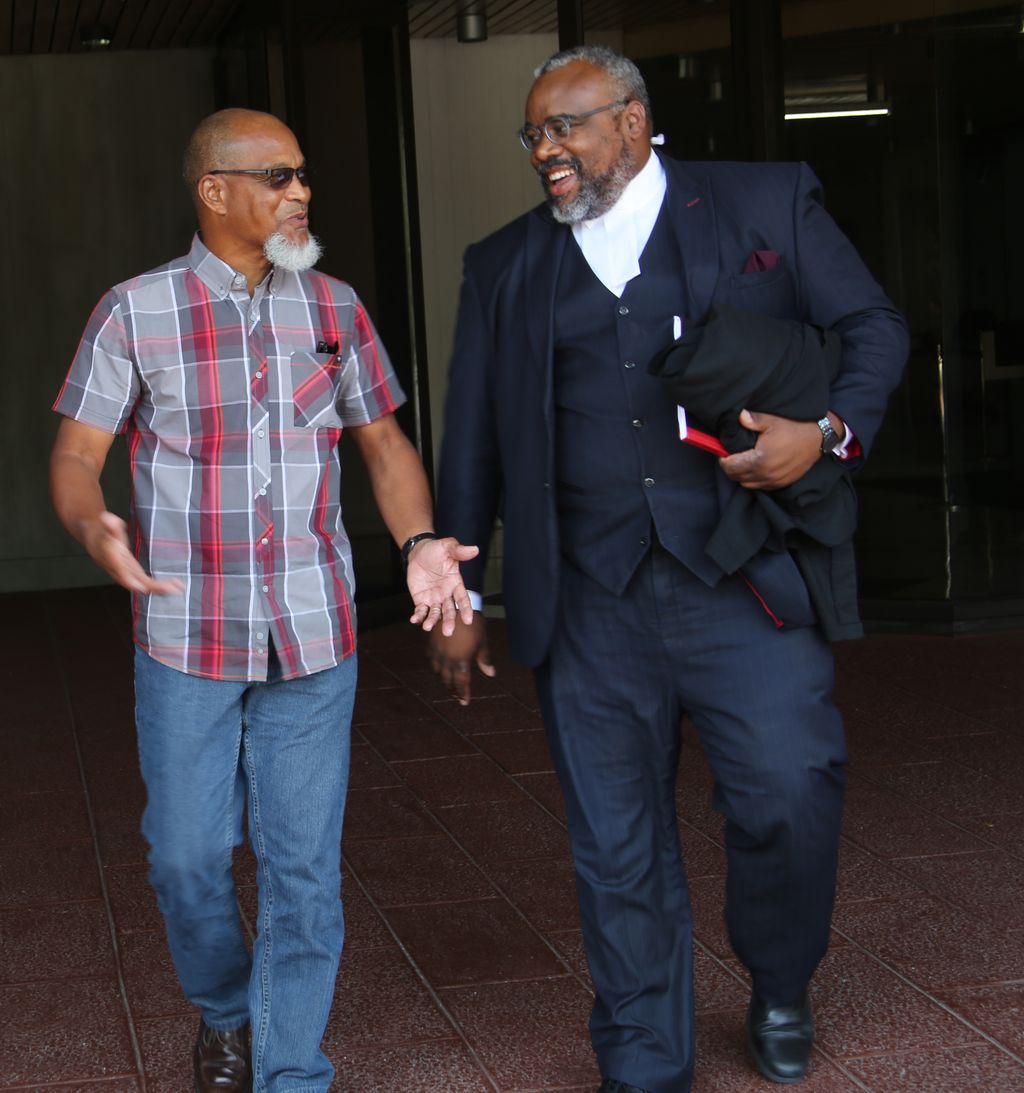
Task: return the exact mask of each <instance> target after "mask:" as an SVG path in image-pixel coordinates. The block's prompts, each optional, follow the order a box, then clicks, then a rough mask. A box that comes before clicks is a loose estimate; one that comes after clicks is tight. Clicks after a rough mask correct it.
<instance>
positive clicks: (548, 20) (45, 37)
mask: <svg viewBox="0 0 1024 1093" xmlns="http://www.w3.org/2000/svg"><path fill="white" fill-rule="evenodd" d="M285 2H287V0H285ZM364 3H365V0H354V2H350V3H348V4H346V3H344V2H342V0H331V2H330V3H324V2H323V0H312V3H306V2H303V3H296V2H295V0H292V4H291V8H292V10H291V12H290V14H292V15H293V16H297V17H298V18H299V19H302V18H303V15H306V14H308V15H313V14H315V15H316V16H317V17H318V18H319V19H320V20H324V18H325V17H327V20H326V21H327V22H329V23H332V24H333V23H338V24H339V25H340V24H341V23H343V22H344V23H348V22H349V21H350V19H351V16H352V13H353V12H354V11H356V10H358V8H359V7H360V6H361V5H362V4H364ZM466 3H467V0H412V2H411V3H410V4H409V29H410V33H411V34H412V36H413V37H414V38H444V37H454V36H455V17H456V14H457V13H458V11H459V10H461V9H462V8H463V7H464V6H465V5H466ZM244 4H245V0H0V55H2V54H11V53H76V52H80V51H84V50H89V49H95V48H110V49H177V48H188V47H195V46H209V45H213V44H215V43H216V41H217V39H218V38H219V36H220V35H221V33H222V32H223V31H224V29H225V27H226V26H227V25H228V23H229V22H230V21H231V19H232V17H233V16H234V15H235V14H236V13H237V12H239V11H240V10H241V9H242V8H243V6H244ZM256 6H257V5H256V4H253V7H254V8H255V7H256ZM485 6H486V11H487V25H488V31H489V33H490V34H493V35H497V34H536V33H541V32H544V31H550V32H553V31H556V30H557V29H558V17H557V3H556V0H486V4H485ZM727 7H728V3H727V0H584V4H583V13H584V19H585V21H586V25H587V26H588V27H589V28H591V29H594V30H602V29H609V28H613V27H622V28H628V27H630V26H642V25H645V24H649V23H655V22H658V21H661V20H665V19H669V18H672V17H676V18H678V16H679V14H680V8H683V9H684V10H686V9H689V10H692V11H695V12H701V13H703V12H708V11H714V10H715V9H716V8H718V9H722V8H727ZM346 9H349V10H348V11H346ZM98 37H106V38H109V39H110V45H109V47H102V46H100V47H98V46H97V45H95V44H93V43H94V42H95V40H96V39H97V38H98Z"/></svg>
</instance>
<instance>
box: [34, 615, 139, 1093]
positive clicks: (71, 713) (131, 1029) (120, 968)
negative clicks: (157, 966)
mask: <svg viewBox="0 0 1024 1093" xmlns="http://www.w3.org/2000/svg"><path fill="white" fill-rule="evenodd" d="M48 606H49V605H48ZM46 620H47V626H48V629H49V636H50V648H51V649H52V650H53V656H54V662H55V664H56V665H57V667H58V668H59V670H60V680H61V689H62V691H63V693H64V701H65V705H66V708H67V715H68V724H69V727H70V731H71V738H72V742H73V744H74V749H75V757H76V759H77V761H78V773H79V777H80V778H81V780H82V793H83V795H84V798H85V809H86V814H87V816H88V819H89V830H90V831H91V833H92V842H93V855H94V857H95V862H96V872H97V875H98V877H99V885H100V893H101V896H102V899H103V905H104V910H105V911H106V917H107V929H108V930H109V933H110V944H111V948H112V950H113V956H114V967H115V969H116V973H117V984H118V991H119V993H120V995H121V1004H122V1006H123V1007H124V1015H125V1020H126V1023H127V1027H128V1039H129V1043H130V1044H131V1050H132V1055H133V1056H134V1059H135V1067H136V1071H137V1074H136V1077H137V1078H138V1081H139V1089H140V1093H146V1071H145V1064H144V1062H143V1059H142V1048H141V1046H140V1044H139V1038H138V1035H137V1033H136V1029H135V1021H134V1018H133V1015H132V1007H131V1002H130V1001H129V998H128V985H127V981H126V979H125V974H124V961H123V959H122V953H121V945H120V941H119V939H118V936H117V924H116V922H115V920H114V911H113V907H112V906H111V903H110V891H109V889H108V888H107V879H106V876H105V874H104V869H103V857H102V854H101V853H100V843H99V833H98V831H97V828H96V816H95V813H94V811H93V807H92V797H91V795H90V793H89V783H88V779H87V778H86V776H85V763H84V762H83V760H82V749H81V745H80V743H79V739H78V728H77V721H76V718H75V710H74V704H73V702H72V698H71V688H70V685H69V683H68V678H67V672H66V671H65V668H64V658H63V656H62V654H61V650H60V645H59V644H58V642H57V635H56V633H55V631H54V626H53V615H52V612H51V611H50V610H47V611H46Z"/></svg>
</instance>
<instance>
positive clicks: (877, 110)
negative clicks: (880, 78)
mask: <svg viewBox="0 0 1024 1093" xmlns="http://www.w3.org/2000/svg"><path fill="white" fill-rule="evenodd" d="M891 113H892V109H891V108H890V107H888V106H870V107H864V108H863V109H860V110H840V109H836V110H800V111H794V112H793V113H792V114H783V117H784V118H785V119H786V121H816V120H818V119H819V118H887V117H888V116H889V115H890V114H891Z"/></svg>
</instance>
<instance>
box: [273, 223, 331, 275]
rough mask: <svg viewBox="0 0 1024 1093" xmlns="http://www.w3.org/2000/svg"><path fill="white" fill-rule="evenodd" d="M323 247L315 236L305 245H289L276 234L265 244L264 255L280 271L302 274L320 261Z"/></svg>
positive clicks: (279, 234) (280, 235) (278, 233)
mask: <svg viewBox="0 0 1024 1093" xmlns="http://www.w3.org/2000/svg"><path fill="white" fill-rule="evenodd" d="M323 252H324V251H323V247H321V246H320V240H319V239H317V237H316V236H315V235H311V236H310V237H309V238H308V239H307V240H306V242H305V243H289V242H288V240H287V239H285V237H284V236H283V235H282V234H281V233H280V232H274V234H273V235H272V236H270V238H269V239H268V240H267V241H266V242H265V243H264V244H263V255H264V257H265V258H266V259H267V261H268V262H269V263H270V264H271V265H272V266H276V267H277V268H278V269H286V270H288V271H290V272H291V273H301V272H302V271H303V270H304V269H310V268H312V267H313V266H315V265H316V264H317V262H319V261H320V256H321V255H322V254H323Z"/></svg>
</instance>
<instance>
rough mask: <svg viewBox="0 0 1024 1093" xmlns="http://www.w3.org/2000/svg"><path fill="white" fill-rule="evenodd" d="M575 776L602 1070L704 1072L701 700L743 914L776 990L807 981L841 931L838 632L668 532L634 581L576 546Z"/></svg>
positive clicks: (634, 1080)
mask: <svg viewBox="0 0 1024 1093" xmlns="http://www.w3.org/2000/svg"><path fill="white" fill-rule="evenodd" d="M536 679H537V685H538V691H539V694H540V700H541V707H542V712H543V715H544V723H545V727H546V732H547V737H548V741H549V744H550V747H551V752H552V755H553V758H554V763H555V767H556V770H557V772H558V776H559V780H560V782H561V786H562V791H563V794H564V796H565V803H566V813H567V819H568V826H569V834H570V838H571V842H572V849H573V857H574V861H575V866H576V885H577V894H578V899H579V908H580V918H581V925H582V929H583V936H584V942H585V945H586V950H587V957H588V961H589V965H590V972H591V976H592V979H593V982H594V987H595V995H596V997H595V1000H594V1008H593V1013H592V1016H591V1021H590V1034H591V1040H592V1042H593V1045H594V1050H595V1052H596V1054H597V1059H598V1063H599V1065H600V1068H601V1072H602V1075H603V1076H604V1077H606V1078H613V1079H618V1080H620V1081H625V1082H628V1083H630V1084H632V1085H636V1086H639V1087H640V1088H641V1089H646V1090H650V1091H651V1093H681V1091H685V1090H688V1089H689V1088H690V1081H691V1076H692V1071H693V1054H694V1019H693V1014H694V995H693V989H694V988H693V956H692V946H693V931H692V918H691V912H690V902H689V893H688V889H687V883H686V877H685V873H684V869H683V863H682V857H681V851H680V843H679V834H678V827H677V820H676V808H675V785H676V776H677V771H678V766H679V758H680V721H681V719H682V715H683V714H684V713H689V715H690V717H691V719H692V721H693V723H694V725H695V727H696V731H697V734H698V736H699V739H700V743H701V745H702V747H703V750H704V754H705V756H706V758H707V760H708V762H709V764H710V766H711V769H712V772H713V775H714V795H713V803H714V806H715V807H716V809H718V810H719V811H720V812H721V813H722V814H723V815H724V817H725V845H726V853H727V862H728V878H727V884H726V908H725V917H726V923H727V926H728V931H729V938H730V941H731V943H732V946H733V948H734V950H735V952H736V954H737V956H738V957H739V958H740V960H742V962H743V963H744V964H745V965H746V966H747V968H748V969H749V970H750V973H751V976H752V981H753V986H754V990H755V991H756V992H757V993H758V995H759V996H760V997H762V998H763V999H764V1000H765V1001H767V1002H773V1003H776V1004H787V1003H790V1002H794V1001H796V1000H797V999H799V998H800V997H801V996H802V994H803V992H804V990H805V989H806V986H807V983H808V982H809V980H810V978H811V975H812V974H813V972H814V969H815V968H816V966H817V964H818V962H819V961H820V960H821V958H822V956H823V955H824V953H825V950H826V948H827V944H828V935H829V926H830V920H831V914H832V904H833V898H834V892H835V876H836V865H837V853H838V844H839V828H840V820H841V813H842V801H843V790H844V786H845V761H846V752H845V745H844V741H843V730H842V722H841V720H840V716H839V713H838V711H837V710H836V708H835V706H834V705H833V703H832V699H831V691H832V684H833V664H832V655H831V650H830V648H829V646H828V643H827V642H826V641H825V639H824V638H823V637H822V635H821V633H820V631H819V630H818V628H817V627H815V626H812V627H802V628H796V629H785V628H784V629H781V630H779V629H777V628H776V626H775V623H774V622H773V621H772V619H771V618H770V617H769V616H768V615H767V613H766V612H765V611H764V609H763V608H762V607H761V605H760V603H759V602H758V600H757V598H756V597H755V596H754V594H753V592H752V591H751V590H750V588H749V587H748V586H747V585H746V583H745V582H744V581H743V580H742V579H740V578H725V579H723V580H722V581H721V582H720V583H719V584H718V585H717V586H716V587H715V588H709V587H708V586H707V585H705V584H704V583H703V582H701V581H700V580H698V579H697V578H696V577H695V576H694V575H693V574H692V573H691V572H690V571H689V570H688V569H687V568H686V567H685V566H683V565H682V564H681V563H679V562H678V561H677V560H676V559H675V558H674V557H673V556H672V555H670V554H669V553H668V552H667V551H665V550H664V549H663V548H662V547H660V546H659V545H657V544H656V545H655V546H654V547H652V549H651V551H650V552H649V553H648V554H647V555H646V557H645V559H644V561H643V562H642V563H641V564H640V567H639V568H638V570H637V572H636V574H635V575H634V576H633V578H632V580H631V582H630V584H629V586H628V587H627V589H626V591H625V592H624V593H623V595H621V596H615V595H613V594H612V593H610V592H608V591H607V590H606V589H604V588H603V587H602V586H601V585H599V584H597V583H596V582H595V581H593V580H592V579H591V578H589V577H588V576H586V575H585V574H584V573H582V572H581V571H580V570H579V569H577V568H576V567H575V566H573V565H572V564H571V563H569V562H567V561H563V563H562V572H561V587H560V599H559V610H558V623H557V627H556V634H555V637H554V640H553V643H552V646H551V650H550V653H549V655H548V657H547V659H546V661H545V662H544V663H543V664H542V665H541V666H540V667H539V668H538V669H537V672H536Z"/></svg>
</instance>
